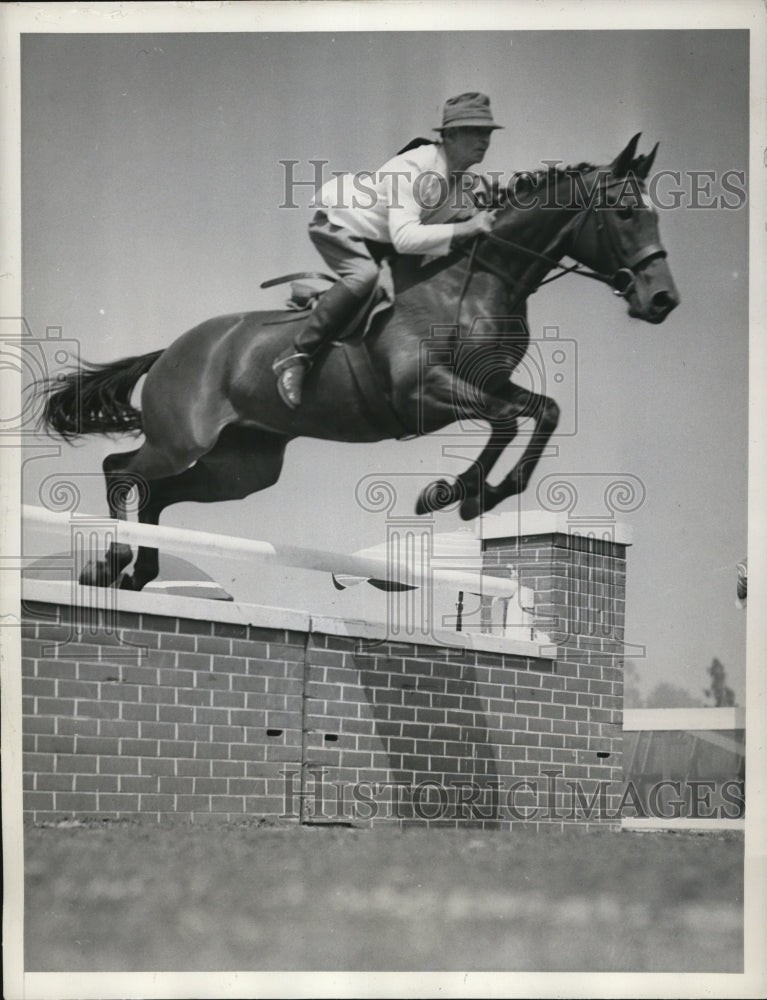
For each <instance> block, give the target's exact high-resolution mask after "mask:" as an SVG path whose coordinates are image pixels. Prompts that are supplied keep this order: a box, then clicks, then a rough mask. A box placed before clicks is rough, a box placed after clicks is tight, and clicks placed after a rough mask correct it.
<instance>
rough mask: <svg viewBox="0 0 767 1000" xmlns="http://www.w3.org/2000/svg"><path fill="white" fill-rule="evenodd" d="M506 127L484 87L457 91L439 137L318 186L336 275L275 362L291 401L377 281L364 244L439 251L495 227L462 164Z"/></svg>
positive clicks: (317, 236)
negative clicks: (473, 195) (472, 194)
mask: <svg viewBox="0 0 767 1000" xmlns="http://www.w3.org/2000/svg"><path fill="white" fill-rule="evenodd" d="M502 127H503V126H502V125H496V123H495V122H494V121H493V116H492V113H491V111H490V100H489V98H488V97H487V96H486V95H485V94H479V93H467V94H459V95H458V96H457V97H451V98H450V99H449V100H448V101H446V102H445V106H444V109H443V114H442V125H441V126H440V127H439V128H435V129H434V130H433V131H435V132H438V133H439V136H440V138H439V139H438V140H435V141H434V142H430V141H428V140H423V141H421V144H420V145H417V147H416V148H413V147H414V146H416V143H417V142H418V140H416V142H415V143H411V145H410V146H409V147H406V148H405V151H403V152H401V153H399V154H397V156H395V157H393V158H392V159H391V160H389V161H388V162H387V163H385V164H384V165H383V166H382V167H381V169H380V170H378V171H377V172H375V173H369V172H368V173H364V174H358V175H352V174H346V175H344V176H343V177H339V178H334V179H333V180H332V181H329V182H328V183H327V184H325V185H324V187H322V188H321V190H320V191H319V193H318V195H317V197H316V199H315V203H314V204H315V207H317V208H318V211H317V213H316V214H315V216H314V218H313V219H312V221H311V222H310V223H309V237H310V239H311V240H312V242H313V243H314V245H315V247H316V248H317V250H318V251H319V252H320V254H321V255H322V257H323V259H324V260H325V261H326V263H327V264H328V265H329V266H330V267H331V268H332V269H333V270H334V271H335V272H336V273H337V274H338V276H339V279H340V280H339V281H337V282H336V283H335V284H334V285H332V286H331V287H330V288H329V289H328V291H327V292H325V293H324V294H323V295H322V296H321V297H320V299H319V301H318V303H317V305H316V307H315V309H314V311H313V312H312V314H311V316H310V318H309V321H308V323H307V324H306V326H305V327H304V328H303V329H302V330H301V332H300V333H299V334H298V336H297V337H296V340H295V343H294V349H293V350H288V351H286V352H285V353H284V354H282V355H280V357H279V358H278V359H277V360H276V361H275V362H274V365H273V368H274V371H275V373H276V374H277V375H278V383H277V388H278V391H279V393H280V396H281V398H282V400H283V401H284V402H285V403H286V405H287V406H289V407H290V408H291V409H295V408H296V407H298V406H300V404H301V385H302V382H303V378H304V374H305V373H306V371H307V370H308V369H309V368H310V367H311V364H312V359H313V358H314V356H315V355H316V354H317V352H318V351H319V350H320V349H321V348H322V347H323V346H324V344H325V343H326V342H327V341H328V340H329V339H330V338H331V337H332V336H334V335H337V334H338V333H339V332H340V331H342V330H343V328H344V327H345V325H346V324H347V323H349V322H351V320H352V319H353V318H354V316H355V315H356V314H357V312H358V311H360V310H361V309H362V306H363V304H364V303H365V302H366V300H367V299H368V297H369V296H370V295H371V294H372V292H373V289H374V288H375V285H376V282H377V280H378V264H377V263H376V262H375V260H374V259H373V256H372V255H371V253H370V250H369V249H368V246H367V243H366V241H370V242H372V243H390V244H392V245H393V246H394V249H395V251H397V252H398V253H402V254H428V255H430V256H433V257H440V256H444V255H445V254H447V253H449V252H450V250H451V249H452V248H453V247H454V246H455V244H456V243H457V242H460V241H462V240H467V239H470V238H471V237H473V236H476V235H477V234H478V233H486V232H489V231H490V229H491V227H492V223H493V213H492V212H490V211H486V210H477V207H476V204H475V203H474V202H472V201H470V200H469V199H467V198H465V197H462V195H464V194H465V193H466V191H467V190H469V189H470V187H471V184H472V180H473V179H476V178H473V175H466V174H465V171H467V170H468V168H469V167H470V166H472V165H473V164H475V163H480V162H481V161H482V159H483V158H484V156H485V152H486V151H487V148H488V146H489V144H490V136H491V133H492V131H493V129H497V128H502ZM467 183H468V185H469V187H468V188H467ZM464 202H465V203H464ZM469 213H471V214H469ZM467 214H469V218H467V217H466V216H467Z"/></svg>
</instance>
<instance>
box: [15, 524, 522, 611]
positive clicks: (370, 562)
mask: <svg viewBox="0 0 767 1000" xmlns="http://www.w3.org/2000/svg"><path fill="white" fill-rule="evenodd" d="M22 519H23V520H24V521H26V522H27V523H29V524H35V525H40V526H47V527H54V528H58V529H68V530H70V531H71V530H73V529H77V530H79V531H80V532H83V533H91V534H95V535H99V536H100V537H101V536H103V541H105V542H107V541H114V542H118V543H126V544H128V545H144V546H147V547H151V548H163V549H165V548H169V549H172V550H174V551H179V552H184V553H186V554H188V555H191V556H199V555H200V553H202V552H204V553H205V554H206V555H209V556H216V557H225V558H234V559H256V560H259V561H262V562H271V563H276V564H280V565H283V566H293V567H296V568H298V569H309V570H318V571H320V572H324V573H346V574H349V575H352V576H362V577H372V578H375V579H377V580H386V581H390V582H394V583H402V584H408V585H410V586H415V587H423V586H433V585H435V584H436V585H444V586H451V587H453V588H455V589H457V590H466V591H468V592H470V593H482V594H484V595H485V596H487V597H507V598H508V597H514V595H515V594H516V592H517V586H518V584H517V581H516V580H510V579H504V578H502V577H495V576H482V575H480V574H479V573H476V574H473V573H468V572H464V571H460V570H449V569H442V568H436V567H429V566H425V567H424V566H419V565H416V564H415V563H414V562H413V561H407V560H405V559H400V560H399V561H396V560H393V559H391V558H387V557H386V556H382V557H381V558H376V557H374V556H359V555H344V554H343V553H340V552H329V551H325V550H323V549H306V548H300V547H298V546H294V545H271V544H270V543H269V542H262V541H256V540H254V539H251V538H237V537H235V536H232V535H218V534H213V533H212V532H208V531H191V530H189V529H187V528H169V527H160V526H158V525H153V524H138V523H136V522H134V521H118V520H113V519H111V518H108V517H98V516H96V515H90V514H79V513H78V514H71V513H62V512H60V511H52V510H47V509H46V508H44V507H35V506H32V505H29V504H24V505H23V506H22Z"/></svg>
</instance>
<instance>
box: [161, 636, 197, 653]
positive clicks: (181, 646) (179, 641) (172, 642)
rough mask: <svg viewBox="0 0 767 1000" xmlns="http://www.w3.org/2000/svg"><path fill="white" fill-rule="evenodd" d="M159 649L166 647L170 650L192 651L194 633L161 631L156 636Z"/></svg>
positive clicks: (193, 647)
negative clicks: (182, 633)
mask: <svg viewBox="0 0 767 1000" xmlns="http://www.w3.org/2000/svg"><path fill="white" fill-rule="evenodd" d="M158 638H159V645H160V649H167V650H170V651H172V652H184V653H193V652H194V650H195V639H196V636H194V635H180V634H178V633H173V634H170V635H169V634H168V633H166V632H161V633H160V634H159V636H158Z"/></svg>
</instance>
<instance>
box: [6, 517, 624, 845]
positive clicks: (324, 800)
mask: <svg viewBox="0 0 767 1000" xmlns="http://www.w3.org/2000/svg"><path fill="white" fill-rule="evenodd" d="M487 544H488V554H487V563H488V572H492V571H495V572H497V573H506V572H507V566H508V564H509V563H510V562H512V561H515V565H516V566H517V567H518V568H519V571H520V575H521V576H523V577H524V581H525V583H526V584H527V585H531V584H532V585H534V586H535V589H536V609H537V611H538V612H539V613H540V614H541V616H542V618H541V622H542V624H544V625H546V626H548V631H549V632H550V634H551V637H552V640H553V641H552V643H551V644H550V645H549V646H548V648H544V649H542V648H540V647H539V646H538V645H534V644H533V643H532V642H531V641H530V640H529V639H514V638H512V639H508V638H506V639H500V638H497V637H494V636H490V635H482V634H467V635H464V636H463V637H462V638H460V639H459V638H458V637H457V636H456V635H455V634H451V635H443V636H442V637H439V636H437V637H436V638H435V639H434V640H429V641H428V642H424V641H421V642H418V643H412V642H401V641H397V642H392V641H389V640H387V637H386V632H385V630H384V629H383V627H378V626H374V625H369V624H365V623H352V622H344V621H341V620H337V619H325V618H312V617H311V616H309V615H307V614H304V613H301V612H286V611H279V610H276V609H265V608H257V607H252V606H244V605H232V604H227V603H223V602H215V601H202V600H189V599H180V598H172V597H167V596H163V595H152V596H151V597H150V596H149V595H143V594H131V593H128V592H119V591H109V592H107V594H108V595H109V600H110V601H114V602H116V603H115V604H114V606H110V607H109V608H103V607H102V608H101V609H97V608H94V607H92V606H88V605H86V604H83V603H82V602H83V596H82V595H83V594H87V592H85V591H80V590H79V589H77V590H76V591H75V592H74V594H75V596H72V594H70V591H69V589H68V588H65V587H64V586H63V585H61V584H53V583H43V582H36V583H34V584H33V583H31V582H30V583H28V584H27V585H26V587H25V605H24V608H23V621H24V627H23V643H22V646H23V664H22V666H23V699H24V720H23V735H24V808H25V813H26V815H27V816H28V817H29V818H30V819H32V820H34V821H36V822H40V821H55V820H60V819H64V818H69V817H76V818H80V819H84V818H95V817H99V818H114V819H117V818H132V817H137V816H141V817H142V818H145V819H151V820H157V821H165V820H182V821H194V822H202V821H210V820H230V821H231V820H245V819H249V820H252V819H258V818H264V819H269V820H279V821H281V822H298V821H303V822H312V823H323V822H344V823H346V822H349V823H357V822H361V823H369V822H381V821H384V822H391V821H395V822H401V823H408V822H418V823H423V822H428V823H434V824H447V825H456V824H466V823H472V824H476V825H480V826H491V827H498V826H501V827H509V826H516V825H518V824H524V825H528V826H529V825H531V824H533V825H539V826H547V827H551V826H561V825H563V824H565V823H569V822H575V823H579V824H582V825H584V824H587V823H588V822H608V823H612V824H614V823H615V820H614V818H610V817H609V816H607V817H606V816H604V815H600V814H599V813H598V812H597V813H592V814H591V816H590V817H589V815H588V810H587V809H583V808H581V806H580V805H579V803H581V802H582V801H583V800H582V797H583V796H586V798H587V799H589V798H591V797H592V796H593V794H594V793H595V792H596V791H597V790H598V789H599V788H600V783H601V787H602V789H603V791H604V792H605V797H604V799H603V800H602V801H603V803H605V804H607V806H608V811H609V809H610V807H611V806H612V805H613V804H614V803H615V801H616V797H619V795H620V791H621V780H620V779H621V759H620V756H621V755H620V743H621V739H620V706H621V698H622V690H621V676H620V674H621V669H620V665H619V662H618V660H617V659H615V656H614V654H615V653H616V651H617V650H618V647H619V645H620V638H621V637H622V632H621V633H620V637H619V631H620V630H622V609H621V608H620V607H619V606H618V600H620V601H622V598H620V599H619V598H618V597H617V596H616V593H615V592H613V591H610V593H609V595H608V596H609V600H610V601H612V606H611V607H608V605H607V604H605V606H604V608H602V605H601V604H600V605H599V608H597V607H596V606H595V605H593V604H592V603H590V602H592V601H593V600H596V601H597V603H599V601H601V599H602V597H603V596H605V594H603V592H602V591H601V590H600V589H599V588H602V587H603V586H607V584H604V583H603V582H602V575H604V573H605V572H608V574H612V580H613V582H611V583H609V585H610V586H613V585H614V581H615V580H619V579H620V577H621V574H622V573H623V572H624V570H623V568H622V566H623V560H622V559H621V557H620V554H619V553H616V552H614V551H609V552H608V551H601V550H600V551H590V550H589V551H587V549H585V548H583V547H582V546H581V543H580V542H577V541H573V540H572V539H571V540H568V539H567V537H566V536H561V537H560V536H554V535H552V536H547V537H535V538H532V537H525V538H518V539H516V540H513V541H510V540H508V539H500V540H498V544H495V542H491V543H487ZM624 556H625V553H624ZM493 567H494V569H493ZM584 588H588V591H589V593H588V594H587V593H585V591H584ZM592 591H593V594H594V598H593V599H592V597H591V596H590V594H591V592H592ZM99 599H102V600H103V593H102V595H101V596H100V598H99ZM608 603H609V602H608ZM600 609H601V610H600ZM582 611H583V614H582V613H581V612H582ZM597 611H598V612H599V615H601V616H602V617H601V618H599V622H600V623H601V625H604V626H605V627H609V629H611V630H612V632H611V635H609V636H608V635H604V634H601V633H600V634H599V635H593V634H591V633H590V632H589V630H588V629H587V628H585V623H586V622H588V621H589V620H591V619H592V618H593V619H594V620H595V621H596V618H595V615H596V612H597ZM599 615H597V617H599ZM554 626H556V627H554ZM582 626H583V627H582ZM602 631H604V629H603V630H602ZM457 641H460V642H463V643H465V644H466V646H465V648H460V647H457V646H455V645H452V644H454V643H456V642H457ZM440 642H447V643H450V644H451V645H449V646H445V645H440V644H439V643H440ZM611 643H612V645H611ZM576 783H577V789H576V787H575V785H576ZM578 796H581V798H578Z"/></svg>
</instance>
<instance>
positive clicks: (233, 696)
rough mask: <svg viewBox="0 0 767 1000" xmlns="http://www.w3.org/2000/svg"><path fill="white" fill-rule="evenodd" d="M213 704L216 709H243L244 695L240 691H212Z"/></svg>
mask: <svg viewBox="0 0 767 1000" xmlns="http://www.w3.org/2000/svg"><path fill="white" fill-rule="evenodd" d="M213 704H214V706H216V707H218V708H245V694H244V692H242V691H214V692H213Z"/></svg>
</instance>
